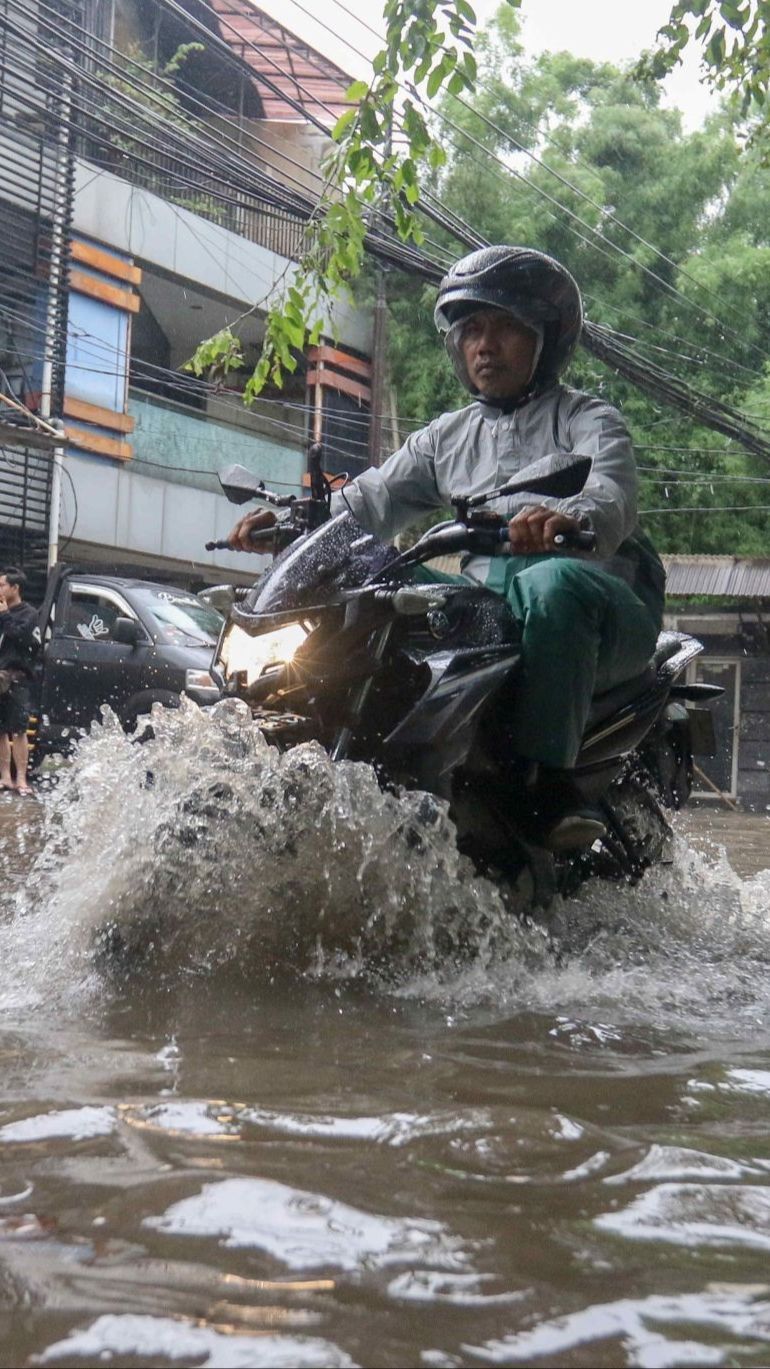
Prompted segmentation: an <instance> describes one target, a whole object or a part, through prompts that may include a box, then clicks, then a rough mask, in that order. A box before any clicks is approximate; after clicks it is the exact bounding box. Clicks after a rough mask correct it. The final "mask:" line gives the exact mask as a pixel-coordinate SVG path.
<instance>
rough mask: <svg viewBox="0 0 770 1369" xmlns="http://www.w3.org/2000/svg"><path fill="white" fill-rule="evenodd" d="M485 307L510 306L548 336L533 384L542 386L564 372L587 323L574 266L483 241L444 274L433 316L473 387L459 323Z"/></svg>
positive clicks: (460, 370) (465, 380)
mask: <svg viewBox="0 0 770 1369" xmlns="http://www.w3.org/2000/svg"><path fill="white" fill-rule="evenodd" d="M483 308H495V309H504V310H505V311H506V313H509V314H513V316H514V318H517V319H518V320H519V321H520V322H521V323H523V324H525V326H527V327H530V328H532V329H533V330H534V331H535V332H537V333H538V334H539V335H541V336H542V344H543V345H542V350H541V352H540V358H539V360H538V363H537V366H536V368H535V374H534V376H533V377H532V382H533V387H535V388H537V389H542V388H543V386H544V385H545V384H546V383H548V382H549V381H552V380H555V379H556V378H557V377H558V375H559V373H560V372H561V371H562V370H563V369H564V367H565V366H566V364H567V362H568V361H569V359H570V357H571V356H572V353H573V351H574V350H575V347H576V346H577V343H578V340H579V338H580V332H581V329H582V327H583V302H582V300H581V298H580V290H579V289H578V286H577V283H576V282H575V280H574V279H573V277H572V276H571V275H570V273H569V271H567V270H566V269H565V268H564V267H563V266H561V265H560V264H559V262H558V261H554V259H553V257H547V256H546V255H545V253H544V252H536V251H535V250H534V248H531V247H482V248H481V249H480V251H478V252H471V253H470V254H469V255H468V256H467V257H463V258H462V259H461V260H460V261H458V262H456V263H455V265H454V266H453V267H452V268H451V270H450V271H449V272H448V274H447V275H446V276H444V279H443V280H442V282H441V284H440V286H439V289H438V299H437V301H436V308H435V311H434V315H433V318H434V321H435V324H436V327H437V328H438V330H439V332H440V333H442V334H443V335H444V337H445V339H446V345H447V350H448V352H449V355H450V356H451V358H452V361H453V363H454V367H455V371H456V372H457V374H458V376H459V378H460V380H461V381H462V383H463V385H464V386H465V388H466V389H468V390H471V391H473V386H472V385H471V384H470V381H469V378H468V373H467V371H466V368H465V361H464V358H463V355H462V352H461V350H460V345H459V344H460V337H459V332H460V330H459V329H455V328H454V325H455V324H457V323H459V322H460V321H461V320H462V319H463V318H466V317H467V316H468V314H472V313H474V312H475V311H476V310H477V309H483Z"/></svg>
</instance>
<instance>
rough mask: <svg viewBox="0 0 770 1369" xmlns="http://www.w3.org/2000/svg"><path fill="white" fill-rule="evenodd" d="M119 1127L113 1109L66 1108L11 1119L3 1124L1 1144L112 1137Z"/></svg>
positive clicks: (0, 1136) (0, 1128) (0, 1135)
mask: <svg viewBox="0 0 770 1369" xmlns="http://www.w3.org/2000/svg"><path fill="white" fill-rule="evenodd" d="M116 1126H117V1114H116V1112H115V1109H114V1108H97V1107H82V1108H63V1109H60V1110H58V1111H55V1112H44V1113H40V1114H39V1115H38V1116H36V1117H25V1118H23V1120H22V1121H20V1122H8V1123H6V1125H5V1126H3V1127H0V1143H6V1144H8V1143H10V1142H13V1143H14V1144H17V1143H19V1142H29V1141H52V1140H60V1139H67V1140H69V1141H90V1140H93V1139H94V1138H95V1137H97V1136H111V1135H112V1133H113V1132H114V1131H115V1128H116Z"/></svg>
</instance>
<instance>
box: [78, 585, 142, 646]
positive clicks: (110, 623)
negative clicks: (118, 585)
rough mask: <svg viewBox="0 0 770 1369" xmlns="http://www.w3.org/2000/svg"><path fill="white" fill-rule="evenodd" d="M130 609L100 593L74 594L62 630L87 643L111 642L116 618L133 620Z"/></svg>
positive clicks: (80, 591) (83, 591)
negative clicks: (130, 618)
mask: <svg viewBox="0 0 770 1369" xmlns="http://www.w3.org/2000/svg"><path fill="white" fill-rule="evenodd" d="M130 616H131V615H130V613H129V611H128V609H127V608H124V607H121V605H120V604H119V603H117V602H116V601H115V599H113V598H111V597H108V596H107V595H106V594H100V593H99V592H98V591H96V590H78V589H73V590H71V591H70V595H69V600H68V603H67V608H66V612H65V614H64V621H63V622H62V625H61V631H62V632H63V633H64V635H65V636H66V637H80V638H83V639H84V640H85V641H86V642H111V641H113V640H114V639H113V636H112V630H113V628H114V626H115V619H116V618H124V617H130Z"/></svg>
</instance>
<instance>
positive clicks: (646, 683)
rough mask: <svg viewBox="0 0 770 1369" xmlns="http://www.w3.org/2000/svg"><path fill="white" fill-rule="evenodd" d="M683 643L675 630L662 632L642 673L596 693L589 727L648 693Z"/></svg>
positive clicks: (589, 718)
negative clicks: (662, 667) (664, 665)
mask: <svg viewBox="0 0 770 1369" xmlns="http://www.w3.org/2000/svg"><path fill="white" fill-rule="evenodd" d="M680 645H681V642H680V639H679V637H678V636H677V635H676V634H675V633H673V632H661V634H660V636H659V638H658V644H657V646H656V648H655V651H654V653H653V656H652V659H651V660H650V661H649V662H648V664H647V665H646V666H645V668H644V670H643V671H642V673H641V675H634V676H633V678H632V679H630V680H623V682H622V684H619V685H614V686H613V688H612V689H608V690H606V691H605V692H604V693H603V694H597V695H595V697H594V699H593V700H592V703H591V711H590V713H589V715H588V727H589V728H591V727H595V726H596V724H597V723H601V722H604V720H605V718H609V717H611V716H612V714H613V713H618V712H619V711H620V709H621V708H625V707H626V704H630V703H633V701H634V699H636V698H638V696H639V695H640V694H644V693H646V691H647V690H648V689H651V688H652V687H653V685H654V684H655V683H656V681H657V678H658V671H659V670H660V667H661V666H662V665H663V664H664V663H665V662H666V661H668V660H669V659H670V657H671V656H675V655H676V653H677V651H678V650H679V648H680Z"/></svg>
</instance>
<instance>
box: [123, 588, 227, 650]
mask: <svg viewBox="0 0 770 1369" xmlns="http://www.w3.org/2000/svg"><path fill="white" fill-rule="evenodd" d="M137 598H138V599H139V601H140V602H141V604H142V608H143V609H144V610H145V612H146V613H147V614H148V615H149V617H150V619H151V623H152V626H153V628H154V631H155V632H156V633H157V635H158V637H159V638H160V640H161V641H163V642H169V643H171V644H173V645H175V646H216V644H217V641H218V639H219V632H220V629H221V627H222V623H223V621H224V620H223V618H222V615H221V613H217V611H216V609H215V608H209V607H208V606H207V605H206V604H202V603H201V601H200V599H196V598H195V596H194V595H193V594H186V593H185V592H184V590H179V589H153V590H140V591H139V593H138V594H137Z"/></svg>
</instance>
